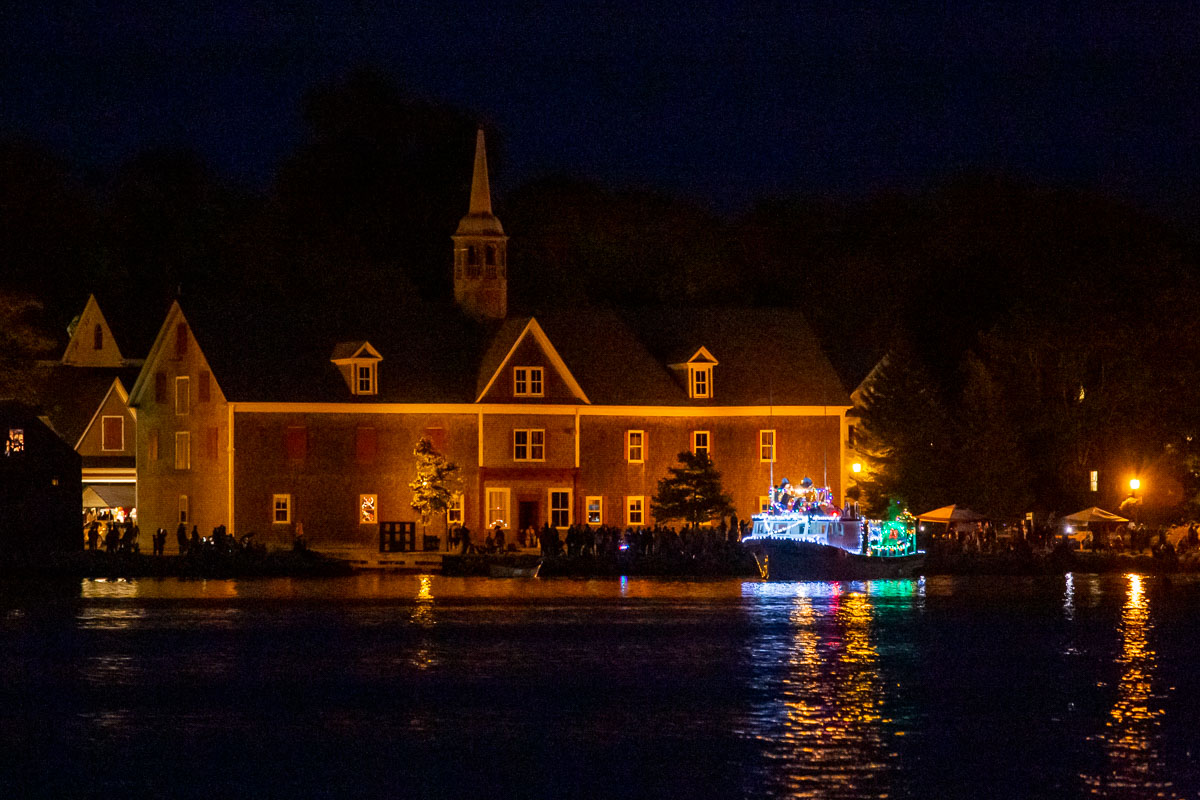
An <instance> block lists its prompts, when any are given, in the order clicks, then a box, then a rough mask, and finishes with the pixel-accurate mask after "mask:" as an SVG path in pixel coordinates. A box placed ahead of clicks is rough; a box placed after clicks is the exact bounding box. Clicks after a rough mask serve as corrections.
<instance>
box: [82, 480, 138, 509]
mask: <svg viewBox="0 0 1200 800" xmlns="http://www.w3.org/2000/svg"><path fill="white" fill-rule="evenodd" d="M135 505H137V487H136V486H133V485H131V484H99V485H88V486H85V487H83V507H84V508H133V507H134V506H135Z"/></svg>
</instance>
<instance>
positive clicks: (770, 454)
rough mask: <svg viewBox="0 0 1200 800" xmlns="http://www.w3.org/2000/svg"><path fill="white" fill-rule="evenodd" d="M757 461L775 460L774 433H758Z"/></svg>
mask: <svg viewBox="0 0 1200 800" xmlns="http://www.w3.org/2000/svg"><path fill="white" fill-rule="evenodd" d="M758 460H759V461H774V460H775V431H759V432H758Z"/></svg>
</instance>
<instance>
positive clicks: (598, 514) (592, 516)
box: [584, 495, 604, 525]
mask: <svg viewBox="0 0 1200 800" xmlns="http://www.w3.org/2000/svg"><path fill="white" fill-rule="evenodd" d="M584 508H585V509H586V511H587V524H588V525H603V524H604V498H603V497H600V496H596V495H592V496H589V497H586V498H584Z"/></svg>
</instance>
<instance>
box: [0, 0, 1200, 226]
mask: <svg viewBox="0 0 1200 800" xmlns="http://www.w3.org/2000/svg"><path fill="white" fill-rule="evenodd" d="M901 7H905V10H903V11H901V10H899V9H900V8H901ZM0 53H3V56H2V57H0V131H2V132H5V133H12V132H17V133H22V134H27V135H32V136H33V137H35V138H38V139H41V140H43V141H46V142H47V143H49V144H50V145H51V146H52V147H53V148H55V149H56V150H59V151H60V152H62V153H64V154H65V155H67V156H68V157H70V158H72V159H75V160H78V161H81V162H84V163H88V164H94V165H101V166H108V165H112V164H115V163H118V162H119V161H120V160H121V159H123V158H126V157H128V156H129V155H130V154H132V153H134V152H136V151H137V150H139V149H141V148H145V147H149V146H160V145H168V146H177V145H184V146H192V147H194V148H196V149H197V150H199V151H200V152H201V153H202V154H203V155H204V156H205V157H207V158H208V159H209V160H210V161H211V162H212V163H213V164H214V165H215V166H216V168H217V169H218V170H220V171H222V172H224V173H227V174H229V175H232V176H234V177H235V178H238V179H241V180H243V181H246V182H250V183H254V184H258V185H262V184H265V183H266V181H267V180H269V177H270V175H271V173H272V171H273V169H274V165H275V164H276V163H277V162H278V160H279V159H280V158H281V157H282V156H283V155H285V154H286V153H287V152H288V151H289V150H290V149H291V148H292V147H293V146H294V145H295V143H296V142H297V141H298V139H299V136H300V121H299V113H298V108H299V100H300V97H301V95H302V94H303V92H304V90H305V89H306V88H307V87H309V86H311V85H313V84H314V83H316V82H319V81H323V80H328V79H331V78H335V77H337V76H339V75H342V74H344V73H345V72H346V71H348V70H349V69H351V68H352V67H354V66H357V65H375V66H377V67H380V68H382V69H384V70H386V71H387V72H389V73H391V74H392V75H394V76H395V77H396V78H397V80H398V82H400V83H401V84H402V85H404V86H406V87H407V88H409V89H410V90H412V91H414V92H415V93H418V94H420V95H424V96H428V97H432V98H438V99H444V100H447V101H450V102H452V103H454V104H457V105H461V106H464V107H468V108H471V109H476V110H478V111H479V112H481V113H483V114H484V115H485V116H486V117H487V118H489V119H491V120H492V121H494V122H495V123H496V124H498V125H499V126H500V128H501V129H502V130H503V132H504V134H505V137H506V143H507V146H508V162H507V167H508V169H507V172H506V174H504V175H501V176H498V177H499V180H498V184H499V188H500V189H501V190H503V189H504V188H505V187H511V186H513V185H515V184H516V183H517V182H520V181H522V180H524V179H526V178H529V177H532V176H534V175H537V174H539V173H541V172H545V171H550V170H562V171H569V172H573V173H577V174H581V175H587V176H591V177H595V178H599V179H601V180H603V181H605V182H608V183H611V184H635V185H650V186H659V187H662V188H665V189H668V190H671V191H675V192H678V193H680V194H683V195H685V196H689V197H693V198H697V199H699V200H702V201H704V202H707V203H711V204H712V205H714V206H715V207H717V208H718V209H724V210H736V209H738V208H741V207H743V206H744V205H745V204H747V203H748V202H749V201H750V200H752V199H753V198H754V197H756V196H759V195H762V194H766V193H771V192H776V191H801V192H806V193H822V194H824V193H832V194H836V195H850V196H857V195H862V194H864V193H868V192H871V191H874V190H877V189H883V188H889V187H911V186H914V185H920V184H923V183H925V182H927V181H929V180H932V179H936V178H937V177H939V176H941V175H944V174H946V173H948V172H952V171H955V170H959V169H962V168H983V169H1002V170H1006V171H1010V172H1013V173H1015V174H1017V175H1022V176H1027V177H1031V178H1033V179H1035V180H1040V181H1047V182H1069V183H1073V184H1084V185H1088V186H1096V187H1099V188H1102V189H1104V190H1106V191H1109V192H1111V193H1114V194H1117V195H1121V196H1125V197H1128V198H1131V199H1133V200H1135V201H1138V202H1141V203H1145V204H1148V205H1150V206H1152V207H1156V208H1159V209H1162V210H1166V211H1169V212H1171V213H1177V214H1183V215H1185V216H1187V215H1190V214H1191V213H1192V212H1191V211H1190V210H1189V209H1191V208H1194V205H1195V204H1196V203H1197V202H1198V200H1200V195H1198V193H1197V190H1196V188H1195V187H1196V186H1197V185H1198V183H1200V181H1198V179H1200V157H1198V156H1197V152H1198V149H1197V145H1198V144H1200V100H1198V99H1197V98H1198V97H1200V3H1197V2H1194V0H1193V1H1192V2H1182V3H1173V2H1165V1H1163V0H1154V1H1153V2H1144V3H1083V4H1070V3H1057V2H1054V3H1051V2H1041V0H1038V1H1037V2H1027V3H1014V4H1005V3H975V2H950V3H946V2H941V3H936V4H922V5H917V6H914V5H913V4H909V3H895V2H880V3H856V2H850V0H836V1H835V2H828V3H805V2H800V0H792V1H791V2H777V3H716V2H707V1H706V0H687V2H678V1H677V2H672V3H662V2H658V1H657V0H641V1H640V2H637V1H635V2H603V3H592V2H571V3H561V4H560V3H527V4H518V3H508V2H503V0H496V2H492V3H465V2H458V1H457V0H429V1H425V0H418V1H417V2H391V3H388V2H368V1H367V0H359V2H345V3H343V2H332V1H331V0H295V1H294V2H279V3H265V2H253V0H247V1H245V2H222V1H221V0H213V1H212V2H205V1H204V0H194V1H193V2H188V3H180V4H175V3H171V2H165V0H150V1H149V2H140V1H139V0H129V1H128V2H121V3H114V4H112V5H111V6H106V5H105V4H103V3H93V4H88V3H79V4H71V6H70V8H68V7H67V6H60V5H58V4H56V3H39V2H27V3H9V4H6V5H5V10H0Z"/></svg>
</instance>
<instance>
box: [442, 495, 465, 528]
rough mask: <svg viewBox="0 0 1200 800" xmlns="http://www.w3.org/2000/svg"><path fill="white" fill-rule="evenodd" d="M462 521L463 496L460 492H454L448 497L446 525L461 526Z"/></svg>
mask: <svg viewBox="0 0 1200 800" xmlns="http://www.w3.org/2000/svg"><path fill="white" fill-rule="evenodd" d="M462 521H463V495H462V492H455V493H454V494H452V495H450V505H449V507H448V508H447V509H446V523H447V524H449V525H461V524H462Z"/></svg>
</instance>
